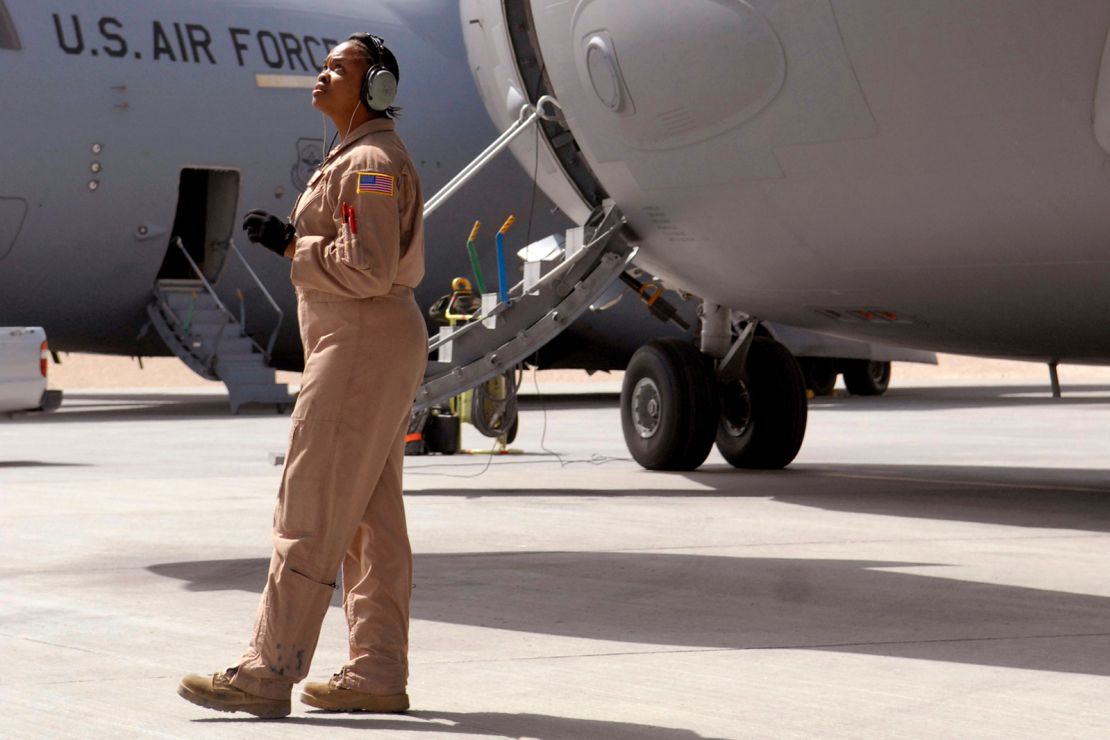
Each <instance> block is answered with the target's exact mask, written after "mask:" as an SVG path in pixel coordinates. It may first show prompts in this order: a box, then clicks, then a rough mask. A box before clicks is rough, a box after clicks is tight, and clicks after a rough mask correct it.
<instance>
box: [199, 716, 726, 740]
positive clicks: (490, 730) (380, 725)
mask: <svg viewBox="0 0 1110 740" xmlns="http://www.w3.org/2000/svg"><path fill="white" fill-rule="evenodd" d="M195 722H196V724H227V723H250V724H255V723H257V722H258V720H256V719H246V718H240V717H205V718H204V719H198V720H195ZM281 724H282V725H283V726H284V725H288V724H295V725H308V726H310V727H319V728H321V729H323V728H328V727H345V728H350V729H355V730H377V731H379V732H382V731H388V730H393V731H397V732H420V731H426V732H433V733H436V736H444V735H447V736H449V735H454V734H460V735H468V736H472V737H473V736H478V737H505V738H520V737H527V738H537V739H538V740H582V739H583V738H605V739H606V740H724V738H712V737H709V736H706V735H699V734H698V733H696V732H694V731H692V730H682V729H677V728H673V727H655V726H652V725H640V724H634V723H630V722H612V721H606V720H592V719H579V718H576V717H556V716H553V715H547V714H510V713H507V712H435V711H413V712H406V713H405V718H404V719H400V718H388V717H383V716H382V715H376V716H373V715H367V716H365V717H359V716H352V715H349V714H348V715H336V714H330V713H327V712H317V711H309V712H308V714H307V715H301V716H293V717H286V718H284V719H282V720H281Z"/></svg>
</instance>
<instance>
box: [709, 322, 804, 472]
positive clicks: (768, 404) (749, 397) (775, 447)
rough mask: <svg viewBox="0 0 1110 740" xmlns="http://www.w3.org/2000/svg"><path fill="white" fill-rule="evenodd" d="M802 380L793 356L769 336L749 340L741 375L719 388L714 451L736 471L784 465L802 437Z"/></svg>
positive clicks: (789, 459) (774, 468) (792, 456)
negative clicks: (719, 410) (719, 400)
mask: <svg viewBox="0 0 1110 740" xmlns="http://www.w3.org/2000/svg"><path fill="white" fill-rule="evenodd" d="M805 388H806V386H805V381H804V380H803V379H802V371H801V370H800V369H799V368H798V363H797V361H796V360H795V359H794V356H793V355H791V354H790V351H789V350H788V349H786V347H784V346H782V345H781V344H779V343H778V342H776V341H775V340H773V339H771V338H770V337H755V339H753V340H752V345H751V348H750V349H749V350H748V358H747V362H745V363H744V372H743V373H742V374H741V376H740V377H739V378H737V379H736V380H734V381H732V382H730V383H723V384H722V385H721V391H720V394H721V418H720V422H719V424H718V429H717V450H718V451H719V452H720V453H721V456H722V457H724V458H725V460H727V461H728V462H729V464H730V465H732V466H733V467H736V468H751V469H758V470H778V469H780V468H785V467H786V466H787V465H789V464H790V463H791V462H792V461H793V460H794V457H795V456H796V455H797V454H798V450H800V449H801V447H802V439H804V437H805V433H806V418H807V413H808V409H807V406H806V390H805Z"/></svg>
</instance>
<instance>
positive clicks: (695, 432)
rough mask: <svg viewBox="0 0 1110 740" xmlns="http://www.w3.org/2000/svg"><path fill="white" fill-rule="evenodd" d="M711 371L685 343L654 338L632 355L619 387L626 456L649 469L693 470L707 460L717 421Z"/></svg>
mask: <svg viewBox="0 0 1110 740" xmlns="http://www.w3.org/2000/svg"><path fill="white" fill-rule="evenodd" d="M716 385H717V384H716V381H715V380H714V377H713V366H712V362H711V360H710V358H709V357H707V356H706V355H703V354H702V353H701V352H699V351H698V349H697V348H696V347H695V346H694V345H693V344H690V343H689V342H687V341H685V340H682V339H676V338H667V339H656V340H654V341H652V342H648V343H647V344H645V345H644V346H643V347H641V348H640V349H638V350H636V353H635V354H634V355H632V360H631V361H630V362H629V363H628V368H627V369H626V370H625V374H624V384H623V385H622V387H621V428H622V429H623V431H624V441H625V443H626V444H627V445H628V451H629V452H631V453H632V457H633V458H634V459H635V460H636V462H638V463H640V464H641V465H643V466H644V467H645V468H647V469H648V470H694V469H695V468H697V467H698V466H699V465H701V464H702V463H703V462H705V458H706V457H707V456H708V455H709V450H710V449H712V447H713V435H714V432H715V428H716V422H717V393H716V390H717V387H716Z"/></svg>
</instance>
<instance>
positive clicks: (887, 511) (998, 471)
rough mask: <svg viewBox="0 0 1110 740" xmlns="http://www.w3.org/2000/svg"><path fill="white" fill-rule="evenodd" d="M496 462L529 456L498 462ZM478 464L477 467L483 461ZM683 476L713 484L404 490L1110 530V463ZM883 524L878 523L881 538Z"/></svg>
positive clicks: (414, 494)
mask: <svg viewBox="0 0 1110 740" xmlns="http://www.w3.org/2000/svg"><path fill="white" fill-rule="evenodd" d="M498 464H499V465H504V466H508V465H512V464H518V465H521V466H522V467H526V466H527V465H528V464H529V463H527V462H526V461H523V462H522V461H515V460H510V461H499V462H498ZM478 465H479V464H478V463H473V464H472V466H474V467H477V466H478ZM682 476H683V477H684V478H687V479H689V480H691V481H694V482H696V483H698V484H701V485H703V486H708V487H709V490H705V489H703V490H682V489H679V490H658V491H657V490H646V491H645V490H639V489H635V488H627V489H621V490H595V489H583V488H567V489H553V488H490V489H476V488H425V489H421V490H412V491H406V492H405V496H406V497H407V498H423V497H437V496H449V497H459V498H473V499H481V498H505V497H522V496H523V497H528V496H535V497H551V496H560V497H567V498H574V497H579V496H588V497H590V498H630V497H636V498H643V497H647V498H685V499H697V498H715V499H731V498H738V499H742V498H760V499H766V498H771V499H773V500H775V501H781V502H783V503H787V504H792V505H797V506H807V507H812V508H817V509H823V510H826V511H841V512H854V513H862V514H876V515H880V516H895V517H905V518H911V519H935V520H939V521H959V522H970V523H978V524H1001V525H1005V526H1012V527H1032V528H1037V529H1075V530H1080V531H1084V532H1110V471H1106V470H1098V469H1095V470H1078V469H1069V468H1013V467H998V466H970V465H968V466H950V465H877V464H867V465H834V464H827V463H821V464H806V463H795V464H794V465H792V466H790V467H789V468H787V469H786V470H781V471H770V472H764V471H755V470H746V471H737V470H736V469H735V468H733V467H731V466H729V465H704V466H702V467H701V468H700V469H698V470H697V471H696V472H692V473H683V474H682ZM881 536H882V532H881V530H880V531H876V537H881Z"/></svg>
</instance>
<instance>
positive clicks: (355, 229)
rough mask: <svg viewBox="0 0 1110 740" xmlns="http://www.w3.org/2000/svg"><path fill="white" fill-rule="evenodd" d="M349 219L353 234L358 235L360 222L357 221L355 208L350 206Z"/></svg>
mask: <svg viewBox="0 0 1110 740" xmlns="http://www.w3.org/2000/svg"><path fill="white" fill-rule="evenodd" d="M347 220H348V221H349V222H350V224H351V234H353V235H354V236H358V224H357V223H356V222H355V209H354V208H349V209H348V210H347Z"/></svg>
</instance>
